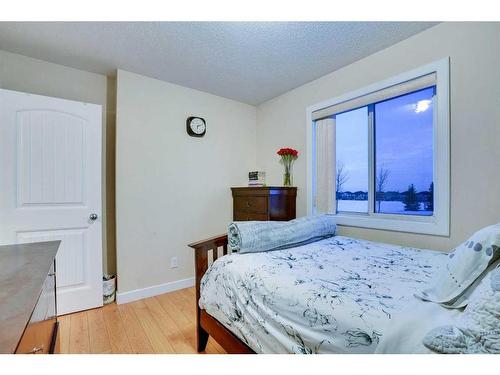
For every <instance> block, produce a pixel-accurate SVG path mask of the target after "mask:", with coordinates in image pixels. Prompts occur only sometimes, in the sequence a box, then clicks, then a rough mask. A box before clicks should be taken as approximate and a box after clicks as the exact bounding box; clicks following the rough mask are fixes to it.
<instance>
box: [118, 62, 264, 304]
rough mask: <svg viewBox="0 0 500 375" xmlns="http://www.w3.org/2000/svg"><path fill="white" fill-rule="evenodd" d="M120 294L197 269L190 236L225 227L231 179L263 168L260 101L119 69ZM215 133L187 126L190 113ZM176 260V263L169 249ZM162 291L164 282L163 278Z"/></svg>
mask: <svg viewBox="0 0 500 375" xmlns="http://www.w3.org/2000/svg"><path fill="white" fill-rule="evenodd" d="M116 110H117V124H116V219H117V223H116V224H117V228H116V229H117V237H116V239H117V266H118V293H119V297H120V300H122V301H124V300H128V299H133V298H136V297H137V296H139V294H136V293H134V292H133V293H127V292H130V291H134V290H138V289H143V288H148V287H153V286H158V285H160V286H164V285H165V284H167V285H168V283H170V282H174V281H177V280H184V279H189V278H192V277H193V276H194V256H193V253H192V251H191V249H189V248H188V247H187V244H188V243H190V242H193V241H196V240H200V239H202V238H205V237H210V236H213V235H215V234H220V233H224V232H225V231H226V228H227V225H228V223H229V222H230V220H231V218H232V199H231V192H230V187H231V186H241V185H244V184H246V182H247V178H248V171H249V170H252V169H253V168H254V167H255V161H256V154H255V143H256V132H255V123H256V108H255V107H253V106H250V105H246V104H242V103H239V102H236V101H233V100H229V99H224V98H221V97H218V96H215V95H211V94H207V93H204V92H201V91H197V90H192V89H188V88H185V87H182V86H178V85H174V84H171V83H167V82H163V81H159V80H155V79H151V78H147V77H143V76H140V75H137V74H132V73H128V72H125V71H122V70H119V71H118V75H117V107H116ZM190 115H196V116H200V117H203V118H205V120H206V122H207V133H206V135H205V137H203V138H193V137H190V136H188V135H187V133H186V118H187V117H188V116H190ZM173 256H176V257H177V258H178V264H179V267H178V268H174V269H170V258H171V257H173ZM160 290H161V287H160Z"/></svg>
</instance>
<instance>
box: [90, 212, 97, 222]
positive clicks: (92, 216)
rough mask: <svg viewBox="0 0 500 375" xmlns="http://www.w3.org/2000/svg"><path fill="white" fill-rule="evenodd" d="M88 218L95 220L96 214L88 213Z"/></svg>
mask: <svg viewBox="0 0 500 375" xmlns="http://www.w3.org/2000/svg"><path fill="white" fill-rule="evenodd" d="M89 219H90V220H92V221H96V220H97V214H90V215H89Z"/></svg>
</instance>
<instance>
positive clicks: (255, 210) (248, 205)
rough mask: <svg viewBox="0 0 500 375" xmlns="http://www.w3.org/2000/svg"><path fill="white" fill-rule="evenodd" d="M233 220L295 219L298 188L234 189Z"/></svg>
mask: <svg viewBox="0 0 500 375" xmlns="http://www.w3.org/2000/svg"><path fill="white" fill-rule="evenodd" d="M231 191H232V192H233V220H234V221H249V220H260V221H266V220H277V221H287V220H293V219H295V204H296V203H295V201H296V198H297V188H296V187H275V186H266V187H233V188H231Z"/></svg>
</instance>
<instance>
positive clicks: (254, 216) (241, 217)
mask: <svg viewBox="0 0 500 375" xmlns="http://www.w3.org/2000/svg"><path fill="white" fill-rule="evenodd" d="M233 219H234V221H266V220H269V216H268V214H259V213H255V212H245V211H235V212H234V218H233Z"/></svg>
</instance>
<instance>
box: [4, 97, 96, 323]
mask: <svg viewBox="0 0 500 375" xmlns="http://www.w3.org/2000/svg"><path fill="white" fill-rule="evenodd" d="M101 236H102V233H101V106H99V105H96V104H87V103H80V102H74V101H70V100H63V99H57V98H50V97H45V96H39V95H31V94H25V93H20V92H15V91H8V90H1V89H0V244H2V245H3V244H12V243H22V242H39V241H49V240H62V243H61V247H60V249H59V253H58V254H57V258H56V273H57V276H56V277H57V293H58V296H57V310H58V314H66V313H69V312H74V311H79V310H85V309H89V308H93V307H97V306H101V305H102V242H101Z"/></svg>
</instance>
